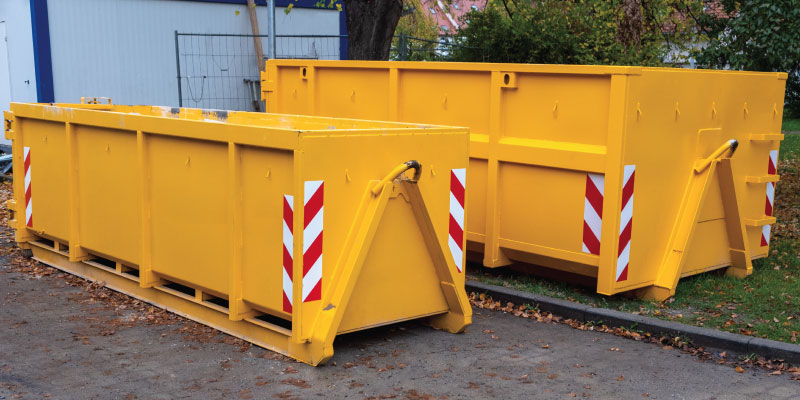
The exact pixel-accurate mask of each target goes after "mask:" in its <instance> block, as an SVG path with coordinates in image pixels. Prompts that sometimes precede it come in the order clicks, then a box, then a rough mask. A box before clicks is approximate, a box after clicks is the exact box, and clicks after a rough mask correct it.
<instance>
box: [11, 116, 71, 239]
mask: <svg viewBox="0 0 800 400" xmlns="http://www.w3.org/2000/svg"><path fill="white" fill-rule="evenodd" d="M20 122H21V123H20ZM17 123H18V124H19V125H18V130H19V131H20V132H22V143H23V146H24V147H29V148H30V174H31V178H30V188H31V203H32V204H31V205H32V207H31V208H32V211H33V227H32V228H33V230H34V231H36V232H41V233H43V234H44V235H46V236H48V237H51V238H54V239H59V240H62V241H63V242H64V243H66V242H67V241H68V240H69V186H68V184H69V182H68V179H67V165H68V161H67V151H66V133H65V132H66V127H65V125H64V124H63V123H60V122H49V121H43V120H35V119H29V118H18V119H17ZM23 198H24V197H23ZM17 207H20V206H19V205H18V206H17Z"/></svg>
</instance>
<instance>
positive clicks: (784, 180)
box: [469, 129, 800, 343]
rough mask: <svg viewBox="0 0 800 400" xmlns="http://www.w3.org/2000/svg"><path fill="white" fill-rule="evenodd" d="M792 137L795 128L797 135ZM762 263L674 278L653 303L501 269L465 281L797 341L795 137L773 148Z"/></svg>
mask: <svg viewBox="0 0 800 400" xmlns="http://www.w3.org/2000/svg"><path fill="white" fill-rule="evenodd" d="M799 130H800V129H799ZM778 173H779V174H780V175H781V181H780V182H779V183H778V185H777V188H776V196H775V197H776V204H775V215H776V216H777V218H778V222H777V223H776V224H775V225H773V228H772V231H773V236H772V241H771V247H770V257H769V258H765V259H760V260H756V261H754V262H753V269H754V272H753V275H751V276H749V277H747V278H745V279H736V278H731V277H727V276H725V275H724V274H723V273H722V272H723V271H722V270H718V271H712V272H708V273H704V274H699V275H694V276H691V277H688V278H683V279H681V281H680V283H679V284H678V288H677V290H676V293H675V296H674V297H672V298H670V299H669V300H667V301H665V302H663V303H659V302H654V301H647V300H641V299H636V298H631V297H627V296H624V295H617V296H602V295H599V294H597V293H595V291H594V288H580V287H575V286H573V285H570V284H568V283H564V282H560V281H552V280H547V279H543V278H538V277H533V276H530V275H525V274H521V273H515V272H513V271H509V270H506V269H494V270H488V269H480V268H476V269H471V271H470V273H469V278H470V279H475V280H478V281H481V282H485V283H489V284H493V285H499V286H505V287H509V288H513V289H517V290H522V291H526V292H531V293H537V294H542V295H547V296H551V297H556V298H560V299H565V300H570V301H574V302H577V303H581V304H586V305H591V306H595V307H603V308H609V309H615V310H620V311H627V312H632V313H636V314H640V315H648V316H653V317H656V318H661V319H667V320H673V321H678V322H682V323H686V324H691V325H697V326H704V327H708V328H715V329H719V330H723V331H728V332H734V333H741V334H746V335H751V336H757V337H763V338H767V339H772V340H779V341H783V342H789V343H796V342H797V340H798V336H800V282H799V281H800V135H797V136H787V137H786V139H785V140H784V141H783V142H782V143H781V151H780V161H779V163H778Z"/></svg>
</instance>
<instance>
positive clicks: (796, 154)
mask: <svg viewBox="0 0 800 400" xmlns="http://www.w3.org/2000/svg"><path fill="white" fill-rule="evenodd" d="M785 137H786V138H785V139H783V141H782V142H781V150H780V152H779V154H778V159H779V161H778V164H780V162H781V161H787V160H794V159H798V158H800V135H786V136H785ZM779 186H780V185H779ZM796 206H798V207H800V205H796Z"/></svg>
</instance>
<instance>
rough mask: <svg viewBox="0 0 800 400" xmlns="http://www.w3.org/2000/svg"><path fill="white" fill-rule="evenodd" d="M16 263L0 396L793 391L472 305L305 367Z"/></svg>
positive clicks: (354, 339)
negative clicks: (462, 315) (435, 324)
mask: <svg viewBox="0 0 800 400" xmlns="http://www.w3.org/2000/svg"><path fill="white" fill-rule="evenodd" d="M14 269H15V268H11V267H9V265H8V264H7V263H3V264H2V265H0V399H16V398H23V399H29V398H30V399H38V398H50V399H112V398H113V399H174V398H204V399H216V398H226V399H230V398H233V399H237V398H238V399H260V398H298V399H313V398H346V399H365V398H383V399H388V398H398V399H401V398H410V399H419V398H430V399H448V398H449V399H462V398H504V399H510V398H559V399H562V398H566V399H569V398H595V399H640V398H652V399H753V398H764V399H767V398H769V399H785V398H796V397H798V396H800V382H797V381H792V380H790V377H789V376H788V375H786V374H784V375H781V376H775V375H769V373H770V372H769V371H766V370H762V369H745V370H744V372H742V373H738V372H736V370H734V368H733V367H732V366H730V365H719V364H717V363H715V362H713V361H701V360H699V359H698V358H697V357H694V356H692V355H689V354H685V353H682V352H680V351H679V350H676V349H664V348H662V347H660V346H657V345H653V344H650V343H644V342H637V341H633V340H630V339H625V338H620V337H617V336H614V335H611V334H607V333H599V332H592V331H580V330H576V329H572V328H570V327H568V326H566V325H563V324H553V323H539V322H535V321H531V320H528V319H523V318H519V317H514V316H512V315H510V314H506V313H503V312H501V311H488V310H480V309H476V310H475V314H474V322H473V325H472V326H470V327H469V328H468V329H467V331H466V333H464V334H459V335H453V334H449V333H445V332H440V331H436V330H433V329H431V328H429V327H427V326H425V325H423V324H421V323H419V322H413V321H412V322H407V323H403V324H398V325H392V326H388V327H383V328H377V329H372V330H368V331H365V332H359V333H354V334H349V335H344V336H341V337H339V338H337V340H336V343H335V346H334V347H335V355H334V357H333V359H332V360H331V361H330V362H329V363H328V365H326V366H321V367H317V368H314V367H310V366H307V365H305V364H300V363H297V362H295V361H293V360H290V359H287V358H285V357H283V356H279V355H276V354H275V353H272V352H270V351H267V350H264V349H261V348H258V347H254V346H250V345H248V344H247V343H244V342H242V341H240V340H238V339H235V338H232V337H230V336H227V335H224V334H221V333H218V332H216V331H214V330H212V329H210V328H206V327H203V326H201V325H199V324H196V323H194V322H191V321H188V320H185V319H182V318H180V317H177V316H173V315H168V314H167V313H163V312H159V311H158V310H154V309H153V308H151V307H149V306H147V305H145V304H143V303H140V302H138V301H136V302H132V303H131V302H126V301H125V299H126V298H125V297H123V296H121V295H118V294H114V293H112V292H110V291H109V290H107V289H97V288H96V287H90V288H86V287H85V286H86V285H85V284H84V283H83V282H82V281H80V280H78V279H77V278H74V277H67V276H66V275H65V274H63V273H52V271H49V272H45V273H41V271H48V269H47V268H44V269H39V270H38V271H39V273H38V274H31V273H21V272H16V271H14ZM70 282H71V283H72V284H69V283H70Z"/></svg>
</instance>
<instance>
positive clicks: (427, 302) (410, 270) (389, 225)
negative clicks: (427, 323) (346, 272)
mask: <svg viewBox="0 0 800 400" xmlns="http://www.w3.org/2000/svg"><path fill="white" fill-rule="evenodd" d="M397 232H403V235H402V239H400V240H398V237H397ZM424 240H425V239H424V238H423V237H422V234H421V232H420V230H419V227H418V226H417V221H416V218H415V217H414V213H413V211H412V210H411V207H409V206H408V204H407V203H406V202H405V201H404V200H402V199H394V200H391V201H389V204H388V205H387V206H386V211H385V212H384V215H383V217H382V218H381V223H380V225H379V226H378V230H377V232H376V233H375V239H374V241H373V243H372V246H371V247H370V249H369V253H368V255H367V259H366V261H365V268H364V269H363V270H362V272H361V274H360V276H359V278H358V282H357V283H356V286H355V289H354V290H353V297H352V298H351V299H350V303H349V304H348V307H347V312H345V314H344V317H343V319H342V323H341V326H340V328H339V331H340V332H347V331H352V330H357V329H363V328H364V327H368V326H375V325H383V324H385V323H387V322H388V321H396V320H400V319H408V318H413V317H414V316H423V315H430V314H433V313H438V312H445V311H447V302H446V301H445V298H444V295H443V294H442V288H441V286H440V282H439V280H438V279H437V276H436V268H435V266H434V265H433V262H432V261H431V257H430V256H429V255H428V253H427V252H426V251H424V249H425V242H424ZM420 249H422V250H423V251H419V250H420ZM448 255H449V254H448ZM392 258H402V260H403V263H402V264H395V263H389V262H387V260H389V259H392ZM391 264H395V265H391ZM411 288H413V290H412V289H411ZM422 299H424V301H423V300H422ZM376 304H380V308H379V310H380V312H378V310H376V308H375V306H376Z"/></svg>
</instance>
